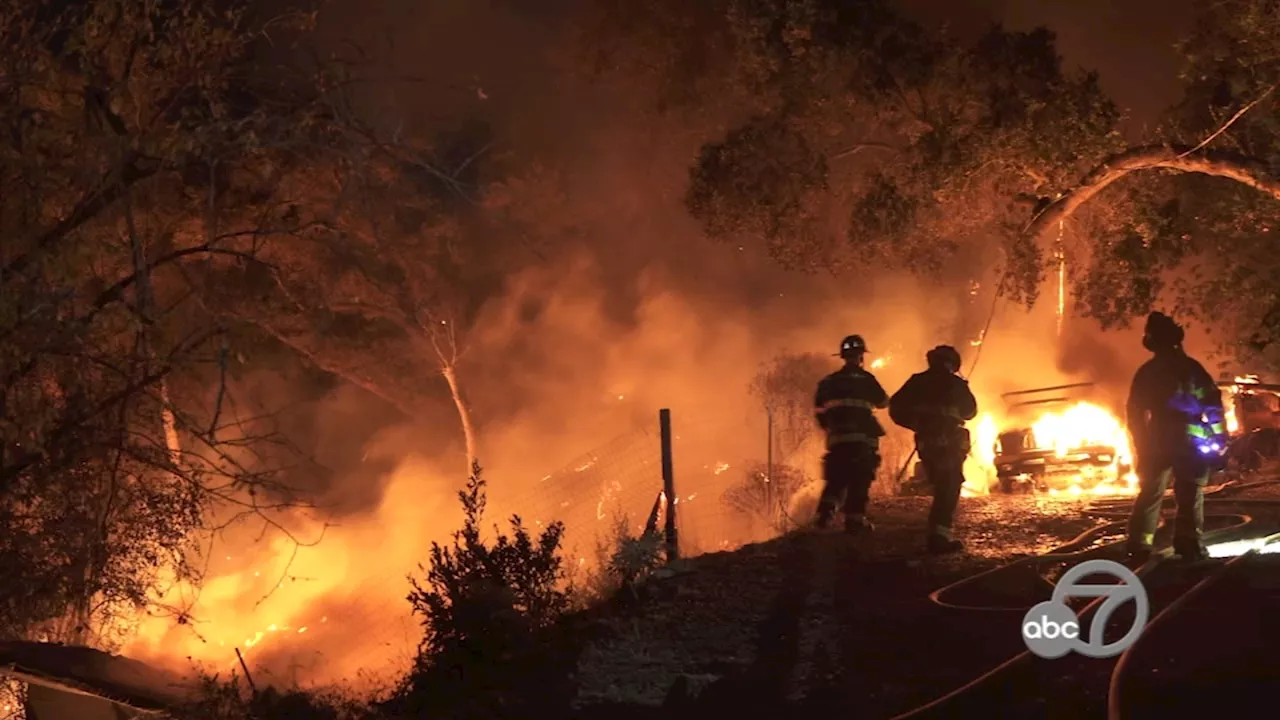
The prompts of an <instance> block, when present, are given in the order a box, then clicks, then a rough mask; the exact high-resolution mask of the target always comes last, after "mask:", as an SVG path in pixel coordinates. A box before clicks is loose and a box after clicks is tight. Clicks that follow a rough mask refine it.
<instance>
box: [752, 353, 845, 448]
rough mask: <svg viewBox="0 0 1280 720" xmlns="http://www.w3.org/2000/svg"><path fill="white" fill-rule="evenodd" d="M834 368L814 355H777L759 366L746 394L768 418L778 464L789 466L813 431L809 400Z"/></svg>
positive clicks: (827, 361) (811, 410)
mask: <svg viewBox="0 0 1280 720" xmlns="http://www.w3.org/2000/svg"><path fill="white" fill-rule="evenodd" d="M833 369H834V368H833V367H832V362H831V359H830V358H827V357H823V356H822V355H819V354H817V353H803V354H792V355H779V356H777V357H775V358H774V359H773V360H772V361H771V362H769V363H767V364H764V365H762V366H761V368H760V370H759V371H758V372H757V373H756V376H755V377H754V378H753V379H752V381H751V387H750V392H751V395H752V396H753V397H755V398H756V399H757V400H759V401H760V403H761V405H763V406H764V409H765V412H766V413H767V414H768V415H769V417H770V424H771V436H770V438H771V439H770V442H772V443H773V450H774V452H775V453H776V457H777V460H778V462H779V463H786V462H789V461H790V459H791V457H792V456H793V455H795V453H796V452H798V451H799V450H800V448H801V447H803V446H804V444H805V442H807V441H808V439H809V438H810V437H811V436H812V435H813V433H814V431H815V430H816V429H817V426H818V425H817V421H815V420H814V416H813V412H814V408H813V396H814V393H815V392H817V389H818V381H819V380H821V379H822V378H823V377H824V376H825V375H827V374H828V373H830V372H831V371H832V370H833Z"/></svg>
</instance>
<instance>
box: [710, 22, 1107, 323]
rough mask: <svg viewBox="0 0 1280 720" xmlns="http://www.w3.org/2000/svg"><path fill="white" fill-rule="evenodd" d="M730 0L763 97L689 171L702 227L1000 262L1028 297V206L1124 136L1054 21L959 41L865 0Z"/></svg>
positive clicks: (1031, 253) (932, 257) (804, 250)
mask: <svg viewBox="0 0 1280 720" xmlns="http://www.w3.org/2000/svg"><path fill="white" fill-rule="evenodd" d="M731 5H732V7H733V10H734V12H733V14H732V17H734V18H735V19H734V21H733V26H732V27H731V29H730V34H731V35H732V36H733V37H735V38H736V43H735V44H736V47H737V48H738V52H739V53H745V54H746V55H747V57H748V58H749V59H748V60H747V61H746V62H744V65H745V67H748V68H755V69H756V71H755V72H754V75H753V76H752V77H751V78H749V81H750V82H753V83H754V84H756V85H759V86H761V87H763V88H764V89H765V92H766V93H767V95H766V97H769V98H771V99H772V102H770V104H769V107H766V108H763V109H761V110H760V111H759V112H757V113H756V114H755V116H754V117H753V118H751V119H748V120H747V121H746V122H745V123H743V124H741V125H739V126H738V127H737V128H736V129H733V130H731V131H730V132H729V133H728V134H727V135H726V136H725V137H724V138H723V139H721V140H719V141H716V142H712V143H710V144H708V145H707V146H705V147H704V149H703V152H702V154H701V156H700V157H699V158H698V160H697V162H696V163H695V165H694V167H693V169H692V171H691V185H690V188H689V192H688V196H687V202H688V206H689V208H690V211H691V212H692V213H693V214H694V216H695V217H697V218H698V219H699V220H700V221H701V222H702V223H703V225H704V227H705V228H706V229H707V231H708V233H709V234H711V235H712V236H714V237H721V238H726V239H734V238H742V237H757V238H760V239H762V240H763V241H765V242H767V243H768V244H769V247H770V250H771V251H772V253H773V254H774V256H775V257H777V258H778V259H779V260H781V261H783V262H784V263H786V264H787V265H789V266H794V267H803V268H809V269H818V268H834V269H848V268H850V267H857V266H862V267H866V266H868V265H871V266H876V267H886V266H888V267H907V268H911V269H913V270H916V271H923V272H926V273H933V274H938V273H941V272H942V271H943V269H944V268H948V267H950V268H954V269H955V275H956V279H961V278H964V279H970V278H972V277H974V276H979V277H980V276H981V275H982V274H983V272H984V270H985V269H986V267H988V266H989V265H990V264H991V263H992V262H993V261H995V260H1002V261H1003V263H1004V265H1005V266H1006V268H1007V270H1008V271H1009V272H1008V273H1007V274H1008V276H1009V282H1008V283H1006V287H1005V291H1006V292H1007V293H1009V294H1010V295H1012V296H1015V297H1022V298H1034V296H1035V293H1036V290H1037V287H1038V282H1039V279H1040V272H1041V267H1040V266H1041V264H1042V263H1041V258H1040V255H1041V253H1040V249H1039V248H1038V247H1036V246H1035V245H1034V243H1029V242H1027V241H1026V240H1025V236H1024V235H1023V234H1022V233H1021V232H1020V231H1021V229H1022V227H1023V226H1025V224H1026V220H1027V218H1028V216H1029V210H1030V203H1033V202H1034V199H1035V198H1038V197H1040V195H1041V194H1042V192H1043V190H1044V188H1048V187H1056V186H1060V185H1061V184H1062V183H1063V182H1065V181H1066V179H1068V178H1070V179H1075V178H1076V177H1078V176H1079V173H1080V172H1081V171H1082V169H1083V168H1086V167H1088V166H1090V165H1092V164H1094V163H1096V162H1097V161H1098V160H1100V159H1101V158H1102V157H1105V156H1106V155H1107V154H1108V153H1110V152H1113V151H1115V150H1118V149H1119V148H1120V147H1121V145H1120V141H1119V137H1118V135H1117V134H1116V132H1115V130H1114V128H1115V123H1116V121H1117V120H1118V113H1117V112H1116V110H1115V108H1114V107H1113V106H1112V105H1111V103H1110V102H1109V101H1108V100H1107V99H1106V98H1105V97H1104V96H1103V94H1102V93H1101V91H1100V90H1099V89H1098V87H1097V83H1096V78H1095V77H1094V76H1093V75H1089V74H1083V73H1082V74H1072V73H1068V72H1065V71H1063V70H1062V68H1061V66H1060V62H1059V59H1058V56H1057V54H1056V51H1055V49H1054V45H1053V36H1052V34H1050V33H1049V32H1047V31H1043V30H1038V31H1034V32H1030V33H1013V32H1007V31H1004V30H1003V29H1001V28H998V27H996V28H993V29H991V30H990V31H989V32H988V33H987V34H986V35H984V36H983V37H981V38H980V39H979V40H978V41H977V42H975V43H972V44H968V45H966V44H962V43H960V42H958V41H956V40H954V39H952V38H949V37H947V36H946V35H944V34H940V33H934V32H929V31H926V30H924V29H922V28H920V27H918V26H916V25H913V24H912V23H909V22H907V21H905V20H903V19H901V18H900V17H898V16H896V15H895V14H894V13H893V11H892V10H891V9H890V8H889V6H888V5H887V4H885V3H880V2H874V1H871V0H867V1H864V2H858V3H853V4H848V3H845V4H837V3H828V2H821V1H819V0H797V1H788V0H776V1H761V2H733V3H731ZM872 155H874V160H873V161H868V162H866V163H859V160H860V159H866V158H869V157H870V156H872ZM992 238H996V239H998V240H999V241H1000V242H999V243H997V244H996V245H997V247H1002V248H1003V250H1004V253H1003V257H1002V258H1001V257H999V256H995V257H993V255H992V253H991V252H990V250H989V249H988V247H989V246H990V245H992V243H991V239H992ZM961 250H965V251H966V253H965V255H961V254H960V252H961ZM966 255H967V256H969V257H972V258H974V260H973V261H971V262H961V260H962V259H964V258H965V257H966Z"/></svg>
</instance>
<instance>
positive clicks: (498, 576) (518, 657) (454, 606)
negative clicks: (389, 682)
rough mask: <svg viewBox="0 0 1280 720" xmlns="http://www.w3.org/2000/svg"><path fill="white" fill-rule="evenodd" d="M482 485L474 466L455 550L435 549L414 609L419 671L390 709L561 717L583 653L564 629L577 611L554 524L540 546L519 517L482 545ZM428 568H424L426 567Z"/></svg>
mask: <svg viewBox="0 0 1280 720" xmlns="http://www.w3.org/2000/svg"><path fill="white" fill-rule="evenodd" d="M484 486H485V483H484V480H483V479H482V478H481V470H480V466H479V464H478V463H477V464H475V465H474V466H473V469H472V475H471V478H470V479H469V481H468V483H467V487H466V489H465V490H463V491H461V492H459V493H458V497H459V499H460V500H461V501H462V509H463V514H464V519H463V526H462V529H461V530H459V531H457V532H456V533H454V536H453V545H452V547H441V546H440V545H439V544H438V543H432V545H431V556H430V557H431V567H430V569H429V570H425V572H426V582H425V584H422V583H419V581H418V580H416V579H415V578H413V577H410V579H409V581H410V584H411V585H412V588H413V590H412V592H411V593H410V594H409V597H408V599H409V602H410V603H411V604H412V605H413V609H414V613H415V614H418V615H421V616H422V618H423V619H422V623H423V628H424V630H425V635H424V637H423V640H422V643H421V645H420V646H419V649H418V657H417V659H416V662H415V666H414V668H413V670H412V671H411V672H410V674H409V676H408V677H407V678H406V680H405V681H404V683H403V684H402V685H401V687H400V688H399V690H398V692H397V693H396V696H395V697H394V698H393V699H392V700H391V701H390V702H388V703H386V704H385V705H384V709H387V710H391V711H392V712H396V713H401V714H406V715H410V716H413V717H429V718H432V719H433V720H437V719H439V720H445V719H448V720H453V719H463V718H467V719H469V718H476V719H477V720H478V719H479V718H517V717H519V718H530V717H548V716H560V715H563V713H564V712H566V711H567V709H568V702H569V700H570V699H571V697H572V686H571V684H570V681H569V679H570V677H571V673H572V669H573V667H574V664H575V661H576V656H575V655H574V653H573V652H572V647H571V643H570V642H569V640H570V636H569V634H568V633H567V632H565V630H564V628H563V627H562V623H563V619H564V617H565V612H566V611H567V610H568V609H569V607H570V597H571V588H569V587H568V586H567V583H566V582H565V580H566V577H567V576H566V572H565V567H564V560H563V558H562V557H561V552H560V550H561V548H560V544H561V540H562V538H563V535H564V525H563V524H562V523H559V522H556V523H552V524H551V525H550V526H549V527H547V528H546V529H545V530H544V531H543V532H542V534H541V535H540V536H539V537H538V538H537V540H536V541H535V540H534V539H533V538H532V537H531V536H530V534H529V531H528V530H527V529H526V528H525V527H524V524H523V523H522V522H521V520H520V517H519V516H518V515H516V516H513V517H512V518H511V535H510V536H507V535H504V534H502V533H501V531H499V530H498V528H497V527H496V526H495V528H494V532H495V533H496V537H495V539H494V541H493V543H492V544H491V545H486V544H485V543H484V541H483V540H482V539H481V534H480V523H481V520H482V518H483V515H484V508H485V493H484ZM419 569H423V568H421V567H420V568H419Z"/></svg>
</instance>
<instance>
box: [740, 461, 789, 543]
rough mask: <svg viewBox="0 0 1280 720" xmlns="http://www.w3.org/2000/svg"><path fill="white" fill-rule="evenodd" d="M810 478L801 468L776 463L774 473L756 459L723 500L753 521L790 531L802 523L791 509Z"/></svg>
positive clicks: (775, 528)
mask: <svg viewBox="0 0 1280 720" xmlns="http://www.w3.org/2000/svg"><path fill="white" fill-rule="evenodd" d="M808 482H809V479H808V478H807V477H805V475H804V473H802V472H801V471H800V470H799V469H797V468H794V467H790V466H788V465H774V466H773V473H772V477H771V476H770V473H769V471H768V468H767V467H766V466H765V464H764V463H753V464H751V465H750V466H748V467H747V469H746V472H745V473H744V474H743V478H742V480H741V481H740V482H739V483H738V484H736V485H734V486H732V487H730V488H729V489H728V490H726V491H725V492H724V495H723V496H722V497H721V502H723V503H724V504H725V505H727V506H728V507H729V508H730V509H731V510H733V511H734V512H735V513H738V514H739V515H742V516H744V517H745V518H747V520H748V521H749V522H751V523H753V524H754V523H763V524H764V526H765V527H767V528H768V529H770V530H772V531H773V532H775V533H779V534H780V533H786V532H789V531H790V530H792V529H793V528H794V526H795V525H797V524H798V523H796V522H794V521H793V519H792V517H791V515H790V513H789V512H788V510H787V509H788V508H790V507H791V504H792V500H793V498H794V497H795V495H796V493H797V492H798V491H799V490H800V488H802V487H804V486H805V485H806V484H808Z"/></svg>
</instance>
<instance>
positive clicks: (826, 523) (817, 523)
mask: <svg viewBox="0 0 1280 720" xmlns="http://www.w3.org/2000/svg"><path fill="white" fill-rule="evenodd" d="M835 515H836V509H835V506H834V505H832V504H828V503H825V502H824V503H818V517H817V519H815V520H814V521H813V526H814V527H816V528H817V529H819V530H826V529H827V528H828V527H830V526H831V520H832V519H833V518H834V517H835Z"/></svg>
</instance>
